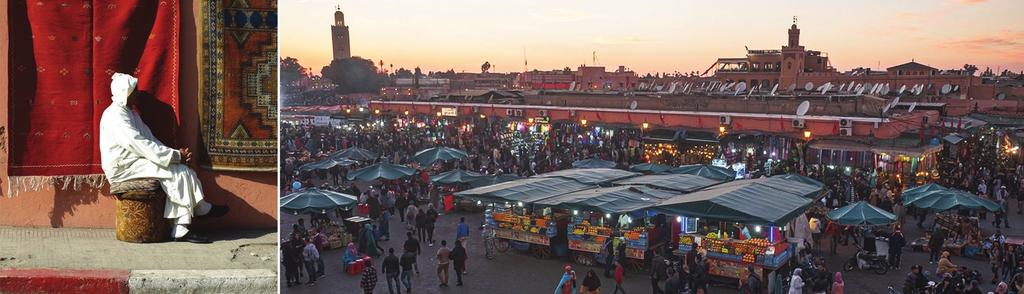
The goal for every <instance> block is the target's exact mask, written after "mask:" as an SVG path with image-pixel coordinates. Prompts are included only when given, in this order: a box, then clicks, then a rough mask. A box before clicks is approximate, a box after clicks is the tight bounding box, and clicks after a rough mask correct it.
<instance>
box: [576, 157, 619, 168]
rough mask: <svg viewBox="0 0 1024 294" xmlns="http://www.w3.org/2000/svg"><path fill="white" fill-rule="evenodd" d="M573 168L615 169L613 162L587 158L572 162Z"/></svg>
mask: <svg viewBox="0 0 1024 294" xmlns="http://www.w3.org/2000/svg"><path fill="white" fill-rule="evenodd" d="M572 167H573V168H613V167H615V162H614V161H608V160H604V159H601V158H599V157H596V156H595V157H593V158H587V159H581V160H577V161H574V162H573V163H572Z"/></svg>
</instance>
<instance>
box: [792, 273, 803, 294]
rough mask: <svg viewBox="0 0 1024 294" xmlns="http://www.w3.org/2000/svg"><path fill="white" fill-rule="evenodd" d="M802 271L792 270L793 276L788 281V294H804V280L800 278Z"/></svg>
mask: <svg viewBox="0 0 1024 294" xmlns="http://www.w3.org/2000/svg"><path fill="white" fill-rule="evenodd" d="M802 272H803V269H801V268H797V269H795V270H793V276H792V277H790V279H789V294H804V278H802V277H800V273H802Z"/></svg>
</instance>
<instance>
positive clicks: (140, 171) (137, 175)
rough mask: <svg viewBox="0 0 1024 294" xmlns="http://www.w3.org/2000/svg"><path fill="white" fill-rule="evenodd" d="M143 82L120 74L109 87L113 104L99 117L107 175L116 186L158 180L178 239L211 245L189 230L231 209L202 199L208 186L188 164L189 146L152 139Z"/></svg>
mask: <svg viewBox="0 0 1024 294" xmlns="http://www.w3.org/2000/svg"><path fill="white" fill-rule="evenodd" d="M136 84H138V79H136V78H135V77H132V76H130V75H127V74H122V73H116V74H114V75H113V77H112V81H111V83H110V91H111V94H112V97H111V99H112V100H113V103H112V104H110V106H109V107H107V109H106V110H104V111H103V117H102V118H101V119H100V157H101V158H102V161H103V164H102V166H103V173H104V174H105V175H106V177H107V180H108V181H110V182H111V183H119V182H124V181H128V180H135V179H156V180H158V181H160V186H161V187H162V188H163V190H164V193H166V194H167V201H166V204H165V206H164V217H165V218H169V219H172V220H173V221H174V227H173V229H172V230H171V235H172V236H171V237H172V238H173V239H174V240H175V241H187V242H193V243H210V240H209V239H207V238H206V237H203V236H201V235H199V234H196V233H195V232H191V231H189V229H188V225H189V224H191V223H192V217H194V216H207V217H218V216H223V215H225V214H227V211H228V207H227V206H221V205H211V204H210V203H208V202H206V201H204V200H203V187H202V184H201V183H200V182H199V178H198V177H196V174H195V172H194V171H192V169H190V168H189V167H188V165H187V164H188V163H190V162H191V161H192V152H190V151H189V150H188V148H183V149H180V150H175V149H173V148H170V147H167V146H165V145H164V144H163V143H161V142H160V140H157V138H156V137H154V136H153V133H152V132H151V131H150V130H149V127H148V126H146V124H145V123H143V121H142V118H141V117H139V114H138V113H137V112H136V111H135V106H136V103H137V101H136V94H137V92H136V91H135V86H136Z"/></svg>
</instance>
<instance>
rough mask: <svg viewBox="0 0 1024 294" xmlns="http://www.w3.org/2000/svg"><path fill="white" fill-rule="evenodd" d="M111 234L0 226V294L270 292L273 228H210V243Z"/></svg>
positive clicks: (274, 256)
mask: <svg viewBox="0 0 1024 294" xmlns="http://www.w3.org/2000/svg"><path fill="white" fill-rule="evenodd" d="M114 235H115V234H114V230H113V229H78V228H59V229H53V228H21V227H17V228H15V227H0V293H39V292H47V293H61V292H64V293H227V292H232V293H237V292H245V293H276V285H275V282H274V281H275V280H276V279H277V277H276V276H277V267H276V266H275V263H276V260H277V249H276V248H277V233H276V232H274V231H267V230H263V231H220V232H209V233H207V235H208V236H209V237H210V238H211V239H212V240H213V241H214V243H212V244H192V243H186V242H164V243H148V244H136V243H127V242H122V241H118V240H117V239H116V238H115V236H114ZM93 286H95V287H96V288H95V289H94V290H96V291H92V290H93V288H90V287H93ZM62 289H63V290H62Z"/></svg>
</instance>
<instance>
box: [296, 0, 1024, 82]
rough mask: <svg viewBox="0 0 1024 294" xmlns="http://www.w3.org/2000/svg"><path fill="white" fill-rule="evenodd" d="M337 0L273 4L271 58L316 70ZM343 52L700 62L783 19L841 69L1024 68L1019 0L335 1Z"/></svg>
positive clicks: (780, 30) (476, 61)
mask: <svg viewBox="0 0 1024 294" xmlns="http://www.w3.org/2000/svg"><path fill="white" fill-rule="evenodd" d="M338 3H339V1H336V0H288V1H280V2H279V4H278V5H279V10H280V18H279V19H280V21H279V23H280V36H279V40H280V46H281V49H280V50H281V56H282V57H286V56H290V57H295V58H298V59H299V62H300V63H301V64H302V65H303V66H305V67H311V68H313V71H314V72H316V73H319V72H320V68H321V67H323V66H324V65H326V64H328V63H329V62H330V60H331V38H330V36H331V31H330V25H331V24H332V22H333V17H334V11H335V9H334V7H335V5H337V4H338ZM341 5H342V6H341V7H342V11H343V12H344V13H345V20H346V23H347V24H348V26H349V30H350V33H351V38H352V52H353V55H355V56H361V57H363V58H368V59H372V60H374V62H375V63H376V62H377V61H379V60H383V61H384V63H385V66H387V65H388V64H393V65H394V68H396V69H397V68H399V67H405V68H414V67H416V66H419V67H421V68H422V69H423V70H424V71H438V70H447V69H455V70H456V71H466V72H478V71H479V70H480V65H481V64H482V63H483V62H484V61H489V62H490V63H491V64H493V65H494V67H493V68H492V71H498V72H509V71H522V70H523V68H524V66H523V60H524V51H525V58H526V59H527V60H528V63H529V65H528V69H529V70H532V69H541V70H547V69H556V68H563V67H566V66H569V67H573V68H575V67H576V66H578V65H580V64H584V63H585V64H588V65H589V64H592V61H591V58H592V52H594V51H597V62H598V64H599V65H605V66H608V67H609V68H614V67H616V66H618V65H625V66H626V67H628V68H630V69H633V70H636V71H637V72H640V73H648V72H675V71H680V72H687V71H694V70H699V71H703V70H704V69H706V68H708V67H709V66H710V65H711V64H712V63H713V62H714V61H715V59H716V58H718V57H743V55H744V53H745V52H744V49H743V46H749V47H750V48H751V49H779V48H780V47H781V46H782V45H784V44H785V43H786V30H787V29H788V27H789V25H790V24H791V23H792V17H793V16H797V17H798V25H799V27H800V29H801V36H800V42H801V44H802V45H804V46H805V47H806V48H807V49H809V50H818V51H823V52H826V53H828V56H829V57H830V58H831V60H832V65H833V66H835V67H837V68H838V69H839V70H841V71H842V70H848V69H851V68H855V67H859V66H863V67H872V68H877V67H878V66H879V64H880V65H881V67H882V68H885V67H888V66H892V65H895V64H900V63H903V62H907V61H910V60H911V59H914V60H916V61H917V62H921V63H924V64H928V65H931V66H934V67H938V68H940V69H950V68H960V67H962V66H963V64H964V63H971V64H975V65H978V67H979V68H981V69H982V70H984V68H985V67H991V68H992V70H996V69H997V68H1003V69H1010V70H1013V71H1021V70H1022V69H1024V17H1022V15H1024V14H1022V13H1024V1H1021V0H900V1H881V0H869V1H856V2H853V1H796V0H785V1H737V0H718V1H692V0H659V1H604V0H558V1H545V0H516V1H490V0H487V1H484V0H436V1H427V0H354V1H341Z"/></svg>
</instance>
